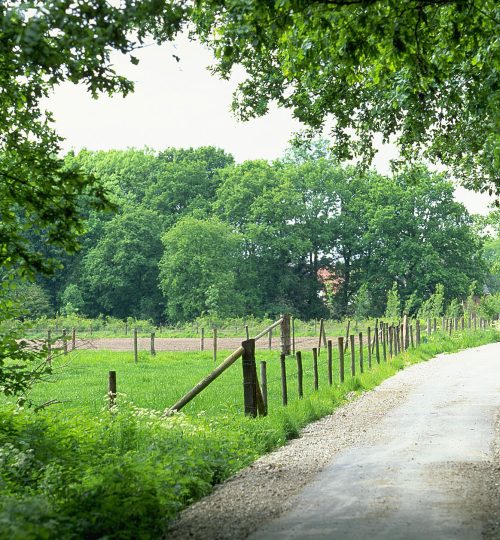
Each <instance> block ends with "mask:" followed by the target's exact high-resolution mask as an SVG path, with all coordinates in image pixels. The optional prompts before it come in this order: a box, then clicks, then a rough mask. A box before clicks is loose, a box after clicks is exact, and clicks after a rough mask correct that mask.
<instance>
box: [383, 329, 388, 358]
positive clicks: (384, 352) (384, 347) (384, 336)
mask: <svg viewBox="0 0 500 540" xmlns="http://www.w3.org/2000/svg"><path fill="white" fill-rule="evenodd" d="M386 329H387V323H384V322H383V323H382V356H383V358H384V362H387V342H386Z"/></svg>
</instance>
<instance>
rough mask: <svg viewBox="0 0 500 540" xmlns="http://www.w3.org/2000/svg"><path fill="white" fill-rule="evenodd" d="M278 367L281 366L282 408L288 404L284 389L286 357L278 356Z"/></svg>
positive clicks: (286, 393)
mask: <svg viewBox="0 0 500 540" xmlns="http://www.w3.org/2000/svg"><path fill="white" fill-rule="evenodd" d="M280 366H281V400H282V403H283V406H286V405H287V404H288V390H287V387H286V355H285V353H281V354H280Z"/></svg>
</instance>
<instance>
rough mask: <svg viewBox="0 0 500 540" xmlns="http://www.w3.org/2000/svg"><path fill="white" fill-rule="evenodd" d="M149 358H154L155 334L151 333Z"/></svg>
mask: <svg viewBox="0 0 500 540" xmlns="http://www.w3.org/2000/svg"><path fill="white" fill-rule="evenodd" d="M150 352H151V356H156V350H155V333H154V332H151V351H150Z"/></svg>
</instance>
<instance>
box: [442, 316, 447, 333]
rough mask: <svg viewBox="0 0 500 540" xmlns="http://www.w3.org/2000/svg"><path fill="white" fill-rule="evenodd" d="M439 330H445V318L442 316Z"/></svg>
mask: <svg viewBox="0 0 500 540" xmlns="http://www.w3.org/2000/svg"><path fill="white" fill-rule="evenodd" d="M441 332H446V319H445V318H444V317H443V318H442V319H441Z"/></svg>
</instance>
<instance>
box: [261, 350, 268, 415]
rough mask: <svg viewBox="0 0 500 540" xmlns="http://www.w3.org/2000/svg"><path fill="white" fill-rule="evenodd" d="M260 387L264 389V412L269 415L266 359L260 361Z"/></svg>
mask: <svg viewBox="0 0 500 540" xmlns="http://www.w3.org/2000/svg"><path fill="white" fill-rule="evenodd" d="M260 387H261V390H262V400H263V401H264V414H266V415H267V412H268V408H267V364H266V362H265V361H264V360H262V361H261V363H260Z"/></svg>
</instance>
